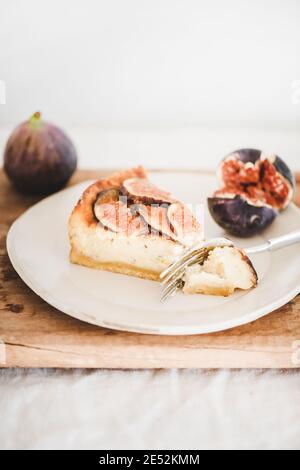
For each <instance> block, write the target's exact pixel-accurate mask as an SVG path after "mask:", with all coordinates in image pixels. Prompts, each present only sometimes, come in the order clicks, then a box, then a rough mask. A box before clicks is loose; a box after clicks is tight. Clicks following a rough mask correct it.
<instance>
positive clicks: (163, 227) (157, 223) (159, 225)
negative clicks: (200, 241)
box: [134, 204, 177, 240]
mask: <svg viewBox="0 0 300 470" xmlns="http://www.w3.org/2000/svg"><path fill="white" fill-rule="evenodd" d="M134 210H135V211H136V212H137V213H138V214H140V216H141V217H142V218H143V219H144V220H145V222H146V223H147V224H148V225H149V226H150V227H151V229H153V230H154V231H155V232H158V233H160V234H161V235H164V236H166V237H168V238H171V239H172V240H176V239H177V237H176V236H175V234H174V232H173V230H172V227H171V225H170V222H169V219H168V215H167V213H168V211H167V207H166V206H163V205H161V206H159V205H152V206H146V205H145V204H136V205H135V206H134Z"/></svg>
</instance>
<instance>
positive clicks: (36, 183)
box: [4, 113, 77, 195]
mask: <svg viewBox="0 0 300 470" xmlns="http://www.w3.org/2000/svg"><path fill="white" fill-rule="evenodd" d="M76 167H77V154H76V150H75V147H74V145H73V143H72V142H71V140H70V139H69V137H68V136H67V135H66V134H65V133H64V132H63V131H62V130H61V129H60V128H59V127H57V126H55V125H53V124H50V123H48V122H45V121H42V120H41V115H40V113H35V114H34V115H33V116H32V117H31V119H30V120H29V121H26V122H23V123H22V124H20V125H19V126H18V127H17V128H16V129H15V130H14V131H13V133H12V134H11V136H10V137H9V139H8V142H7V144H6V148H5V151H4V170H5V172H6V174H7V176H8V177H9V179H10V180H11V181H12V182H13V184H14V185H15V187H16V188H17V189H18V190H19V191H21V192H25V193H28V194H36V195H46V194H51V193H54V192H56V191H58V190H60V189H62V188H63V187H64V186H65V185H66V184H67V182H68V181H69V179H70V178H71V176H72V174H73V173H74V171H75V169H76Z"/></svg>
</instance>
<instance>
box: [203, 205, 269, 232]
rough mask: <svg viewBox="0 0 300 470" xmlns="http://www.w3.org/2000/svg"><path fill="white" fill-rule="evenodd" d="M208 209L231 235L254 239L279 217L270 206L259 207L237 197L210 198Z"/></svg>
mask: <svg viewBox="0 0 300 470" xmlns="http://www.w3.org/2000/svg"><path fill="white" fill-rule="evenodd" d="M208 208H209V211H210V214H211V216H212V217H213V219H214V220H215V222H216V223H217V224H218V225H220V227H222V228H223V229H225V230H226V231H227V232H228V233H230V234H231V235H234V236H236V237H242V238H246V237H252V236H254V235H257V234H258V233H261V232H262V231H263V230H264V229H266V228H267V227H268V226H269V225H271V224H272V222H273V221H274V220H275V218H276V217H277V215H278V212H277V211H276V210H275V209H273V208H272V207H270V206H262V207H257V206H253V205H251V204H248V202H247V201H246V200H245V199H243V198H242V197H240V196H236V197H235V198H233V199H230V198H221V197H212V198H208Z"/></svg>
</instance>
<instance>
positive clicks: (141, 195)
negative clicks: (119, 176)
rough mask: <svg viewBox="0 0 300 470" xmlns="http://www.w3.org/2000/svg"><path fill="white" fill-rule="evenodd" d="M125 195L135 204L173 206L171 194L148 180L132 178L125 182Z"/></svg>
mask: <svg viewBox="0 0 300 470" xmlns="http://www.w3.org/2000/svg"><path fill="white" fill-rule="evenodd" d="M122 189H123V194H124V195H125V196H127V197H128V198H129V200H130V201H132V202H133V203H135V204H148V205H150V204H171V203H172V202H174V199H173V198H172V197H171V193H169V192H167V191H163V190H161V189H159V188H157V186H155V185H154V184H152V183H150V182H149V181H148V180H147V179H143V178H130V179H128V180H125V181H124V182H123V188H122Z"/></svg>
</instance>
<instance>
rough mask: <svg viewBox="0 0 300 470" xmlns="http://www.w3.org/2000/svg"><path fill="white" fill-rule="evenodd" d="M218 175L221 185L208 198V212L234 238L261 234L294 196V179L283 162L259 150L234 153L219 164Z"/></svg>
mask: <svg viewBox="0 0 300 470" xmlns="http://www.w3.org/2000/svg"><path fill="white" fill-rule="evenodd" d="M218 174H219V178H220V181H221V185H222V186H221V189H219V190H218V191H216V192H215V193H214V195H213V197H211V198H209V200H208V206H209V210H210V213H211V215H212V217H213V218H214V219H215V221H216V222H217V223H218V224H219V225H220V226H221V227H223V228H224V229H225V230H227V231H228V232H230V233H232V234H234V235H239V236H243V237H246V236H251V235H255V234H257V233H259V232H261V231H262V230H264V229H265V228H266V227H267V226H268V225H270V224H271V223H272V222H273V220H274V219H275V218H276V216H277V215H278V212H280V211H282V210H284V209H286V207H287V206H288V205H289V203H290V202H291V200H292V198H293V196H294V190H295V180H294V177H293V174H292V172H291V170H290V169H289V168H288V166H287V165H286V163H285V162H284V161H283V160H282V159H281V158H280V157H278V156H277V155H266V154H264V153H263V152H261V151H260V150H256V149H241V150H237V151H236V152H234V153H232V154H230V155H229V156H227V157H225V159H224V160H223V161H222V162H221V165H220V167H219V169H218Z"/></svg>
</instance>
